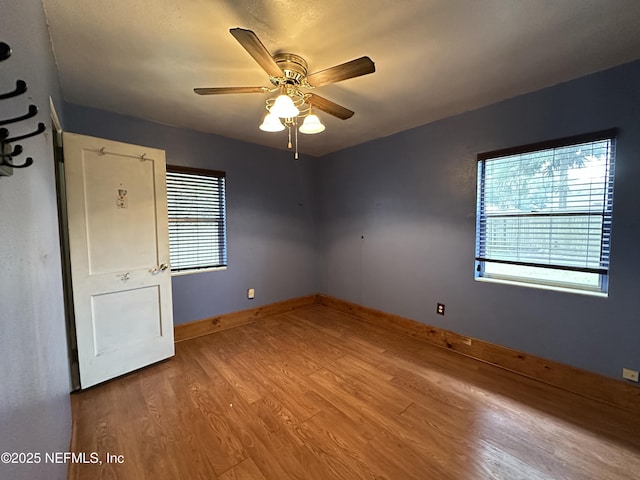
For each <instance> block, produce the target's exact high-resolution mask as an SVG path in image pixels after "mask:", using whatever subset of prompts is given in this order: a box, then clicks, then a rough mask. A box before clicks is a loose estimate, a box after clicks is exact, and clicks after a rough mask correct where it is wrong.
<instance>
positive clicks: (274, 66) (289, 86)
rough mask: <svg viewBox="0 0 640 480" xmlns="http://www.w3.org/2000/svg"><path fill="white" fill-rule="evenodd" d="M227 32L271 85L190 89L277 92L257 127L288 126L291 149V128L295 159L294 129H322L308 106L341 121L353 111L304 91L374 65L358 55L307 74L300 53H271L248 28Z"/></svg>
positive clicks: (271, 129)
mask: <svg viewBox="0 0 640 480" xmlns="http://www.w3.org/2000/svg"><path fill="white" fill-rule="evenodd" d="M229 32H230V33H231V35H233V36H234V38H235V39H236V40H237V41H238V42H239V43H240V45H242V47H243V48H244V49H245V50H246V51H247V52H248V53H249V55H251V56H252V57H253V59H254V60H255V61H256V62H257V63H258V65H260V67H262V69H263V70H264V71H265V72H267V74H268V75H269V81H270V83H271V85H272V86H271V87H208V88H194V89H193V91H194V92H195V93H197V94H199V95H222V94H230V93H274V92H279V95H278V97H277V98H269V99H268V100H267V101H266V109H267V112H268V113H267V115H266V116H265V119H264V121H263V122H262V124H261V125H260V129H261V130H264V131H267V132H277V131H282V130H284V129H285V128H288V129H289V145H288V146H289V148H292V142H291V131H292V129H293V131H294V133H295V144H296V158H298V152H297V133H298V130H300V132H301V133H306V134H314V133H320V132H322V131H323V130H324V129H325V127H324V125H323V124H322V123H321V122H320V119H319V118H318V117H317V116H316V115H315V114H313V113H312V108H316V109H318V110H322V111H323V112H326V113H328V114H330V115H333V116H334V117H337V118H339V119H341V120H346V119H348V118H351V117H352V116H353V114H354V112H353V111H352V110H349V109H348V108H346V107H343V106H342V105H338V104H337V103H334V102H332V101H331V100H327V99H326V98H324V97H321V96H319V95H316V94H314V93H310V92H306V91H304V90H307V89H313V88H316V87H322V86H323V85H328V84H330V83H336V82H341V81H343V80H348V79H350V78H355V77H359V76H361V75H367V74H369V73H373V72H375V71H376V68H375V64H374V63H373V61H372V60H371V59H370V58H369V57H360V58H357V59H355V60H351V61H350V62H346V63H343V64H340V65H336V66H334V67H330V68H327V69H325V70H321V71H319V72H315V73H311V74H308V73H307V72H308V67H307V62H306V61H305V59H304V58H302V57H301V56H299V55H296V54H293V53H278V54H276V55H273V56H272V55H271V54H270V53H269V51H268V50H267V49H266V47H265V46H264V45H263V44H262V42H261V41H260V39H259V38H258V37H257V35H256V34H255V33H254V32H252V31H251V30H245V29H243V28H232V29H230V30H229ZM303 89H304V90H303ZM301 120H303V123H302V124H301V125H300V126H299V127H298V124H299V122H300V121H301ZM283 122H284V124H283Z"/></svg>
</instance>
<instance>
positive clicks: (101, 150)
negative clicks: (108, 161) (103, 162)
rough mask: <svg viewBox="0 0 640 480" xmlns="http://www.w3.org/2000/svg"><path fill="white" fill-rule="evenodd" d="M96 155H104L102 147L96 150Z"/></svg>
mask: <svg viewBox="0 0 640 480" xmlns="http://www.w3.org/2000/svg"><path fill="white" fill-rule="evenodd" d="M98 155H104V147H102V148H101V149H100V151H99V152H98Z"/></svg>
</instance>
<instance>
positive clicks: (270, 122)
mask: <svg viewBox="0 0 640 480" xmlns="http://www.w3.org/2000/svg"><path fill="white" fill-rule="evenodd" d="M259 128H260V130H262V131H263V132H281V131H282V130H284V125H283V124H282V122H281V121H280V119H279V118H278V117H276V116H275V115H274V114H273V113H267V116H266V117H264V120H263V121H262V124H261V125H260V127H259Z"/></svg>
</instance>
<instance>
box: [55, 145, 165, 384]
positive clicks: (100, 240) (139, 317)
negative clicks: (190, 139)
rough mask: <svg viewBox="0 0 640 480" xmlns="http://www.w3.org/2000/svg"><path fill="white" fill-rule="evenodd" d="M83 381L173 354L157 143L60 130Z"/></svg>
mask: <svg viewBox="0 0 640 480" xmlns="http://www.w3.org/2000/svg"><path fill="white" fill-rule="evenodd" d="M63 147H64V159H65V160H64V161H65V180H66V192H67V213H68V221H69V247H70V257H71V279H72V283H73V303H74V309H75V323H76V335H77V344H78V363H79V367H80V385H81V387H82V388H87V387H90V386H92V385H95V384H97V383H100V382H103V381H105V380H109V379H111V378H113V377H116V376H118V375H122V374H124V373H127V372H130V371H133V370H136V369H138V368H141V367H144V366H146V365H149V364H151V363H154V362H157V361H159V360H163V359H165V358H168V357H170V356H172V355H173V354H174V345H173V318H172V303H171V275H170V272H169V269H168V264H169V235H168V227H167V195H166V180H165V169H166V166H165V155H164V151H163V150H157V149H153V148H148V147H139V146H136V145H129V144H124V143H119V142H113V141H110V140H103V139H100V138H94V137H88V136H84V135H77V134H73V133H64V134H63Z"/></svg>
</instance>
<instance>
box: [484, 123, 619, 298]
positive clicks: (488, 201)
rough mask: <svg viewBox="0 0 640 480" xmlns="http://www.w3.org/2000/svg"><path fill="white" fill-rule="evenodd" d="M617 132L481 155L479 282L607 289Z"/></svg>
mask: <svg viewBox="0 0 640 480" xmlns="http://www.w3.org/2000/svg"><path fill="white" fill-rule="evenodd" d="M614 157H615V131H606V132H598V133H594V134H589V135H583V136H580V137H572V138H568V139H564V140H558V141H553V142H547V143H544V144H537V145H528V146H524V147H520V148H515V149H508V150H501V151H497V152H490V153H485V154H480V155H478V199H477V212H476V272H475V278H476V279H477V280H490V281H506V282H517V283H521V284H525V285H529V286H538V287H541V288H557V289H568V290H571V291H574V292H576V291H577V292H582V293H595V294H598V293H599V294H606V293H607V291H608V271H609V254H610V248H611V215H612V208H613V170H614V168H613V167H614Z"/></svg>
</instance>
